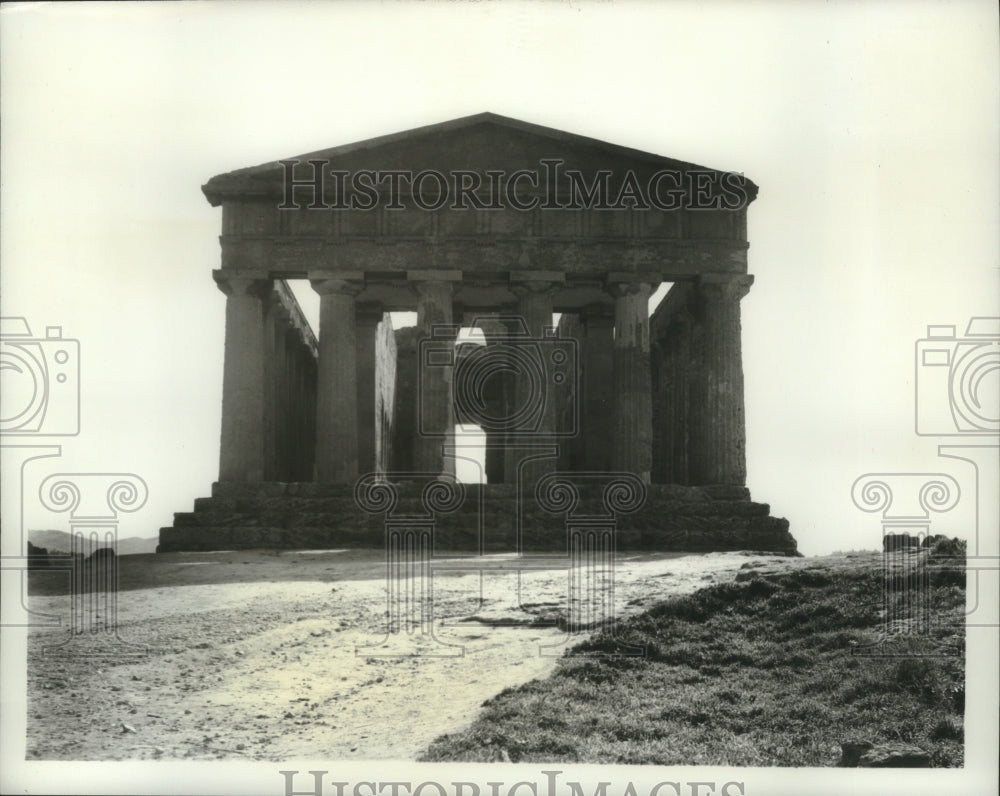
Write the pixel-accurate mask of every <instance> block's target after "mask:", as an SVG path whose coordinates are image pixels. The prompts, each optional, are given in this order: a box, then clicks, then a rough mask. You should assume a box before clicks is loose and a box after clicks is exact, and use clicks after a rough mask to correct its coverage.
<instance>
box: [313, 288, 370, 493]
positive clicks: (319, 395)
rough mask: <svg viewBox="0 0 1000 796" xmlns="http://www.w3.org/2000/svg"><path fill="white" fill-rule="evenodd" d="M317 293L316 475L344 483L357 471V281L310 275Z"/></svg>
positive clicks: (325, 479)
mask: <svg viewBox="0 0 1000 796" xmlns="http://www.w3.org/2000/svg"><path fill="white" fill-rule="evenodd" d="M310 281H311V282H312V286H313V289H314V290H315V291H316V292H317V293H319V295H320V302H319V362H318V363H317V364H318V367H317V386H316V453H315V456H316V480H317V481H319V482H323V483H335V484H348V483H353V482H354V481H355V479H357V477H358V429H357V423H358V381H357V335H356V329H355V319H354V297H355V296H356V295H357V294H358V292H360V290H361V288H362V284H361V283H360V282H358V281H355V280H346V279H312V280H310Z"/></svg>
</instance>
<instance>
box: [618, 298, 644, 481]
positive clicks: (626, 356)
mask: <svg viewBox="0 0 1000 796" xmlns="http://www.w3.org/2000/svg"><path fill="white" fill-rule="evenodd" d="M610 287H611V292H612V294H613V295H614V296H615V344H614V349H615V352H614V353H615V367H614V373H615V375H614V389H615V393H616V395H617V399H616V401H615V409H614V412H613V417H614V421H613V428H614V437H615V440H614V443H615V444H614V454H613V457H612V465H613V467H614V469H615V470H618V471H621V472H629V473H634V474H635V475H637V476H638V477H639V478H641V479H642V480H643V481H644V482H646V483H649V480H650V472H651V470H652V466H653V404H652V400H653V396H652V383H651V380H650V369H649V294H650V293H651V292H652V285H651V284H650V283H648V282H614V283H612V284H611V285H610Z"/></svg>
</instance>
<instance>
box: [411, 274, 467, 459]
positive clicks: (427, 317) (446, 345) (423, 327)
mask: <svg viewBox="0 0 1000 796" xmlns="http://www.w3.org/2000/svg"><path fill="white" fill-rule="evenodd" d="M413 278H414V279H415V281H416V285H417V341H416V343H417V374H418V377H417V395H416V401H417V416H416V420H417V429H416V431H417V437H416V440H415V445H414V457H413V458H414V465H415V469H416V470H417V471H418V472H422V473H451V474H454V472H455V459H454V457H453V456H448V457H446V456H445V455H444V450H443V446H444V445H446V444H447V443H448V441H449V440H454V432H455V412H454V407H453V405H452V372H453V370H454V366H453V364H452V363H453V362H454V357H455V354H456V352H455V337H456V334H457V332H458V330H457V328H455V327H454V325H453V324H452V303H451V302H452V281H453V280H451V279H443V278H440V277H439V278H433V277H431V278H423V279H421V278H420V277H413ZM448 327H450V331H448V330H447V328H448Z"/></svg>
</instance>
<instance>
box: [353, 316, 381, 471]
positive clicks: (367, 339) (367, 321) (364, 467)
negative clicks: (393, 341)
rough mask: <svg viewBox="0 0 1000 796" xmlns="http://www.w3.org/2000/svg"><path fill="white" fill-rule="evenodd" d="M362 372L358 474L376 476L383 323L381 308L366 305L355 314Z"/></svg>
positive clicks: (360, 383) (359, 373) (360, 372)
mask: <svg viewBox="0 0 1000 796" xmlns="http://www.w3.org/2000/svg"><path fill="white" fill-rule="evenodd" d="M355 321H356V324H357V346H358V349H357V369H358V470H359V472H360V473H361V474H364V473H372V472H375V469H376V466H377V462H376V460H375V424H376V422H377V418H376V417H375V379H376V368H377V367H378V363H377V362H376V359H375V353H376V351H375V349H376V346H375V338H376V334H377V331H378V325H379V323H380V322H381V321H382V306H381V305H373V304H369V305H365V306H363V307H358V308H357V309H356V311H355Z"/></svg>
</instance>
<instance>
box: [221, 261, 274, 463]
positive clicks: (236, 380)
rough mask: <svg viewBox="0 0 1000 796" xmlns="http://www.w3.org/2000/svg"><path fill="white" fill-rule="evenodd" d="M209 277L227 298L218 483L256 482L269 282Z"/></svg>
mask: <svg viewBox="0 0 1000 796" xmlns="http://www.w3.org/2000/svg"><path fill="white" fill-rule="evenodd" d="M212 275H213V276H214V277H215V281H216V284H217V285H218V286H219V289H220V290H221V291H222V292H223V293H225V294H226V349H225V364H224V365H223V376H222V438H221V441H220V446H219V480H220V481H246V482H260V481H262V480H263V479H264V469H265V462H264V450H265V437H266V429H265V422H264V420H265V418H264V415H265V411H266V385H265V378H264V377H265V369H266V351H267V342H266V340H265V323H264V321H265V314H266V305H265V302H266V299H267V297H268V296H269V295H270V293H271V287H272V283H271V280H270V279H261V278H259V277H252V276H239V275H236V274H231V273H227V272H225V271H214V272H213V274H212Z"/></svg>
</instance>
